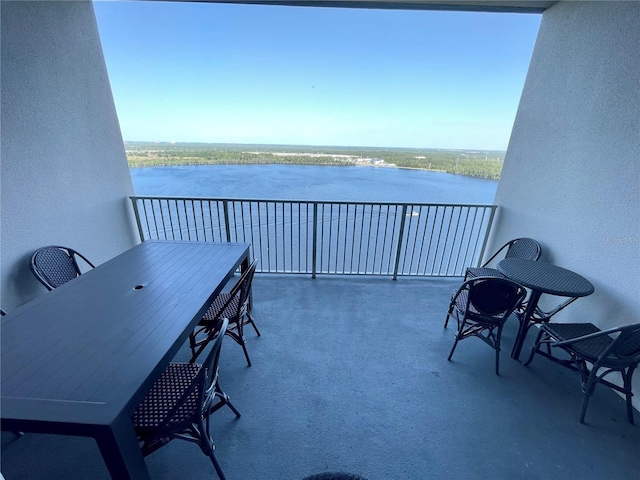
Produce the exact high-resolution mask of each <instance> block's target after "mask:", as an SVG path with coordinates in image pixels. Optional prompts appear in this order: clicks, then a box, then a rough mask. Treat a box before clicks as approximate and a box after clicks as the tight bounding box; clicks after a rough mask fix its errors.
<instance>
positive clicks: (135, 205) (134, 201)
mask: <svg viewBox="0 0 640 480" xmlns="http://www.w3.org/2000/svg"><path fill="white" fill-rule="evenodd" d="M143 202H144V200H143ZM131 204H132V205H133V213H134V215H135V217H136V225H137V226H138V235H139V236H140V241H141V242H144V241H145V240H146V238H144V232H143V231H142V223H141V222H140V212H139V211H138V199H137V198H131Z"/></svg>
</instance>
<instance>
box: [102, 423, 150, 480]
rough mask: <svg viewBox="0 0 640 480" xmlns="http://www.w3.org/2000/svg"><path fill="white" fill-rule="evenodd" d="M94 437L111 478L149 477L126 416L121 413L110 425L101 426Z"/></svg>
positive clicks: (131, 425)
mask: <svg viewBox="0 0 640 480" xmlns="http://www.w3.org/2000/svg"><path fill="white" fill-rule="evenodd" d="M95 439H96V442H97V443H98V447H99V448H100V452H101V453H102V458H104V461H105V463H106V465H107V468H108V469H109V473H110V474H111V478H113V479H114V480H121V479H122V480H129V479H131V480H133V479H136V480H137V479H144V480H150V479H151V477H150V476H149V471H148V470H147V465H146V464H145V461H144V457H143V456H142V452H141V451H140V445H139V444H138V439H137V437H136V434H135V431H134V429H133V424H132V423H131V419H130V418H129V417H128V416H122V415H121V416H120V417H119V418H118V419H116V421H115V422H114V423H113V424H112V425H111V426H104V427H102V429H101V430H100V432H99V433H98V435H96V437H95Z"/></svg>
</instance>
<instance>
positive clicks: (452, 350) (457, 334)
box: [447, 321, 465, 361]
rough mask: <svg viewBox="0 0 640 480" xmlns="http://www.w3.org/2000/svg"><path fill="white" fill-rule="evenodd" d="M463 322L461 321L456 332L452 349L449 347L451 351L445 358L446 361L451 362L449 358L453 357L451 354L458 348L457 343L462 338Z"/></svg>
mask: <svg viewBox="0 0 640 480" xmlns="http://www.w3.org/2000/svg"><path fill="white" fill-rule="evenodd" d="M464 325H465V322H464V321H463V322H462V324H461V325H460V327H458V331H457V332H456V338H455V340H454V342H453V347H451V351H450V352H449V356H448V357H447V360H448V361H451V357H453V352H454V351H455V349H456V347H457V346H458V342H459V341H460V337H461V336H462V330H463V329H464Z"/></svg>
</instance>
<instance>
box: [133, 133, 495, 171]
mask: <svg viewBox="0 0 640 480" xmlns="http://www.w3.org/2000/svg"><path fill="white" fill-rule="evenodd" d="M125 148H126V154H127V161H128V164H129V167H130V168H146V167H170V166H198V165H265V164H266V165H269V164H275V165H318V166H366V167H380V168H401V169H410V170H424V171H430V172H440V173H451V174H454V175H464V176H469V177H475V178H484V179H488V180H498V179H499V178H500V172H501V170H502V164H503V157H504V152H478V151H475V150H440V149H400V148H387V149H376V148H358V147H352V148H349V147H314V146H283V145H277V146H267V145H228V144H174V143H168V144H157V143H146V142H125ZM489 153H491V154H493V156H490V155H489Z"/></svg>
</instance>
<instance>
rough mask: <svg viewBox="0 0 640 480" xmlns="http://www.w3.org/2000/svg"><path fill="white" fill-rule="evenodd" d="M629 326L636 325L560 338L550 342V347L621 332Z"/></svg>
mask: <svg viewBox="0 0 640 480" xmlns="http://www.w3.org/2000/svg"><path fill="white" fill-rule="evenodd" d="M629 327H636V328H637V325H633V324H632V325H623V326H621V327H613V328H609V329H607V330H600V331H599V332H595V333H590V334H588V335H582V336H580V337H575V338H569V339H567V340H562V341H561V342H553V343H551V346H552V347H564V346H565V345H570V344H572V343H578V342H583V341H585V340H590V339H592V338H598V337H603V336H605V335H610V334H612V333H616V332H621V331H622V330H626V329H629Z"/></svg>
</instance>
